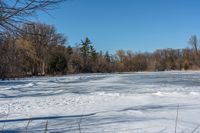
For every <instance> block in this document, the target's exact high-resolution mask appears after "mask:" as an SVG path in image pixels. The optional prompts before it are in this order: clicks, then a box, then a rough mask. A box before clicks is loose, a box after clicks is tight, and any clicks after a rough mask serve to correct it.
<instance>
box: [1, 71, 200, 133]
mask: <svg viewBox="0 0 200 133" xmlns="http://www.w3.org/2000/svg"><path fill="white" fill-rule="evenodd" d="M178 105H179V109H178V123H177V133H181V132H184V133H191V132H192V131H193V130H195V129H196V130H195V133H197V132H200V128H198V126H199V125H200V119H199V118H200V72H193V71H189V72H178V71H174V72H139V73H125V74H79V75H69V76H60V77H38V78H25V79H19V80H9V81H0V132H1V131H4V132H17V133H18V132H26V127H28V129H27V130H28V132H36V133H39V132H44V131H45V125H46V122H47V121H48V131H49V132H72V133H74V132H77V133H79V132H80V131H81V132H84V133H96V132H97V133H102V132H105V133H112V132H115V133H173V132H174V131H175V119H176V116H177V115H176V114H177V107H178ZM28 123H29V124H28ZM27 125H28V126H27Z"/></svg>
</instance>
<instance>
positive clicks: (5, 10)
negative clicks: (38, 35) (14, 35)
mask: <svg viewBox="0 0 200 133" xmlns="http://www.w3.org/2000/svg"><path fill="white" fill-rule="evenodd" d="M64 1H65V0H0V31H1V32H2V31H12V32H13V31H18V32H19V31H20V29H19V28H18V25H20V24H22V23H26V22H28V21H29V19H30V17H33V16H35V15H36V13H37V12H38V11H42V12H45V13H47V11H48V10H50V9H54V8H55V7H56V6H57V5H58V4H59V3H61V2H64Z"/></svg>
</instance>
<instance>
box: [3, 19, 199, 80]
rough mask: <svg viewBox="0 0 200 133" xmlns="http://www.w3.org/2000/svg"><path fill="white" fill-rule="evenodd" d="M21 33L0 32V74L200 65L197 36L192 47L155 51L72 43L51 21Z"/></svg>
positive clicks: (86, 41)
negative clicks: (113, 50) (101, 48)
mask: <svg viewBox="0 0 200 133" xmlns="http://www.w3.org/2000/svg"><path fill="white" fill-rule="evenodd" d="M19 28H20V30H21V31H23V32H20V34H19V33H18V34H15V33H13V32H9V31H5V32H3V34H1V35H0V57H1V58H0V78H1V79H5V78H14V77H25V76H39V75H62V74H72V73H110V72H137V71H165V70H188V69H193V70H194V69H199V68H200V60H199V59H200V52H199V49H198V39H197V37H196V36H192V37H191V38H190V40H189V44H190V45H191V48H185V49H161V50H156V51H155V52H152V53H148V52H139V53H137V52H133V51H131V50H128V51H124V50H118V51H116V53H115V54H109V52H102V51H96V49H95V47H94V45H93V44H92V42H91V41H90V39H89V38H88V37H86V38H85V39H83V40H82V41H80V43H79V44H77V45H76V46H74V47H72V46H70V45H68V44H67V39H66V37H65V36H64V35H63V34H60V33H58V32H57V31H56V28H55V27H54V26H52V25H47V24H43V23H33V22H32V23H27V24H23V25H22V26H21V27H19Z"/></svg>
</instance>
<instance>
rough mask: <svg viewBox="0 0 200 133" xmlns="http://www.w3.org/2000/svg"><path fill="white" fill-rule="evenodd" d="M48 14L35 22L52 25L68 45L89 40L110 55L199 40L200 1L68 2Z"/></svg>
mask: <svg viewBox="0 0 200 133" xmlns="http://www.w3.org/2000/svg"><path fill="white" fill-rule="evenodd" d="M50 14H51V15H52V16H48V15H45V14H39V15H38V20H39V21H41V22H45V23H48V24H53V25H55V27H56V28H57V29H58V32H61V33H64V34H65V35H66V36H67V37H68V42H69V44H70V45H72V46H73V45H74V44H75V43H79V42H80V40H81V39H84V38H85V37H89V38H90V39H91V41H92V42H93V44H94V46H95V48H96V49H97V50H98V51H99V50H103V51H106V50H108V51H109V52H111V53H113V52H114V51H115V50H118V49H124V50H127V49H130V50H133V51H150V52H151V51H154V50H156V49H160V48H185V47H187V46H188V43H187V42H188V39H189V37H190V36H191V35H193V34H196V35H197V36H199V37H200V0H69V1H67V2H65V3H63V4H61V5H60V7H59V9H56V10H53V11H50Z"/></svg>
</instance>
